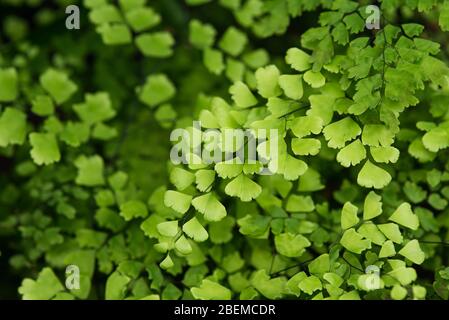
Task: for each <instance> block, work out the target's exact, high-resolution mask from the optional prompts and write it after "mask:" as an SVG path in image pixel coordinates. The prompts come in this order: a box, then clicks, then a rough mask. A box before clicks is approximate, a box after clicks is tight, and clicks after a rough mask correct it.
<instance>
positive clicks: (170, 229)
mask: <svg viewBox="0 0 449 320" xmlns="http://www.w3.org/2000/svg"><path fill="white" fill-rule="evenodd" d="M156 228H157V231H158V232H159V233H160V234H161V235H163V236H166V237H174V236H176V234H177V233H178V231H179V227H178V221H177V220H175V221H165V222H161V223H158V224H157V227H156Z"/></svg>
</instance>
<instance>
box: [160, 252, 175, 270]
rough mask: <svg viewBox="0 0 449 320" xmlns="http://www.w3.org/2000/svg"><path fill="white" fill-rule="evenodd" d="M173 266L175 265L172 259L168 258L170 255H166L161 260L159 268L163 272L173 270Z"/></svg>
mask: <svg viewBox="0 0 449 320" xmlns="http://www.w3.org/2000/svg"><path fill="white" fill-rule="evenodd" d="M174 265H175V263H174V262H173V260H172V258H171V257H170V254H167V256H166V257H165V259H164V260H162V262H161V263H160V264H159V266H160V267H161V268H162V269H164V270H167V269H170V268H173V267H174Z"/></svg>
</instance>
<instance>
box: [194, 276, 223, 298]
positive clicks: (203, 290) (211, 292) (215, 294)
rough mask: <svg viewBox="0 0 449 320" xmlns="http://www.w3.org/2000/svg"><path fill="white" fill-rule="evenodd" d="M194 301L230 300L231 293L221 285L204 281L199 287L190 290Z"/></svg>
mask: <svg viewBox="0 0 449 320" xmlns="http://www.w3.org/2000/svg"><path fill="white" fill-rule="evenodd" d="M190 291H191V292H192V295H193V296H194V297H195V299H200V300H230V299H231V291H230V290H229V289H228V288H226V287H223V286H222V285H221V284H219V283H217V282H214V281H211V280H207V279H204V280H203V281H202V282H201V285H200V286H199V287H194V288H192V289H190Z"/></svg>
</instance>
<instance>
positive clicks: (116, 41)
mask: <svg viewBox="0 0 449 320" xmlns="http://www.w3.org/2000/svg"><path fill="white" fill-rule="evenodd" d="M97 31H98V32H99V33H100V34H101V38H102V39H103V42H104V44H106V45H110V46H118V45H124V44H128V43H131V42H132V34H131V31H130V30H129V28H128V27H127V26H126V25H125V24H123V23H114V24H107V23H106V24H102V25H101V26H100V27H98V28H97Z"/></svg>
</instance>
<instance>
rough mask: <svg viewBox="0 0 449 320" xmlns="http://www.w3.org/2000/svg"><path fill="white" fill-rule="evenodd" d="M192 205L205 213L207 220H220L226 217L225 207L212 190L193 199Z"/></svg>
mask: <svg viewBox="0 0 449 320" xmlns="http://www.w3.org/2000/svg"><path fill="white" fill-rule="evenodd" d="M192 205H193V206H194V207H195V209H196V210H198V211H199V212H201V213H202V214H204V218H205V219H206V220H207V221H220V220H222V219H223V218H224V217H226V209H225V207H224V206H223V205H222V204H221V203H220V201H218V200H217V198H216V197H215V195H214V194H213V193H211V192H210V193H207V194H205V195H202V196H199V197H196V198H195V199H193V200H192Z"/></svg>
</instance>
